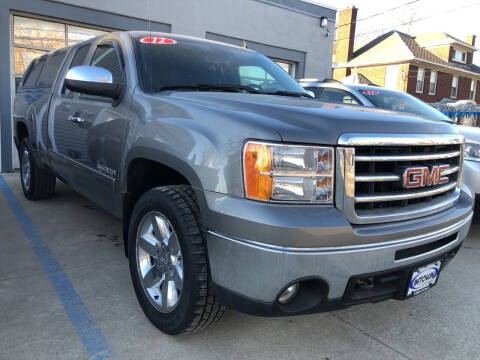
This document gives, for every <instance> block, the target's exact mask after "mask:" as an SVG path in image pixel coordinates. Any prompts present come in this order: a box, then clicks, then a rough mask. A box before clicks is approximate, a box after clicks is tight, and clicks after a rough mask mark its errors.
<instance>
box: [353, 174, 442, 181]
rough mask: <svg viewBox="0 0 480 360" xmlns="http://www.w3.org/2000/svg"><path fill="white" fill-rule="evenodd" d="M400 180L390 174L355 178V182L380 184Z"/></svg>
mask: <svg viewBox="0 0 480 360" xmlns="http://www.w3.org/2000/svg"><path fill="white" fill-rule="evenodd" d="M445 175H447V174H445ZM400 180H401V178H400V176H398V175H391V174H380V175H359V176H355V182H381V181H400Z"/></svg>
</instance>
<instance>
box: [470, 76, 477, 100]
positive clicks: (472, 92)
mask: <svg viewBox="0 0 480 360" xmlns="http://www.w3.org/2000/svg"><path fill="white" fill-rule="evenodd" d="M472 88H473V89H472ZM469 95H470V100H473V101H475V98H476V97H477V80H474V79H471V80H470V94H469ZM472 95H473V96H472Z"/></svg>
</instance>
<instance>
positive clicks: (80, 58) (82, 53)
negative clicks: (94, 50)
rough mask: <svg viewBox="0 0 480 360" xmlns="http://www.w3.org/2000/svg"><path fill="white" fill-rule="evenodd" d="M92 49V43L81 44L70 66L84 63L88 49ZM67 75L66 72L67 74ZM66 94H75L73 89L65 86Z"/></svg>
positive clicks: (64, 91)
mask: <svg viewBox="0 0 480 360" xmlns="http://www.w3.org/2000/svg"><path fill="white" fill-rule="evenodd" d="M89 49H90V44H87V45H83V46H80V47H79V48H78V49H77V52H76V53H75V55H74V57H73V59H72V62H71V63H70V67H69V69H71V68H74V67H75V66H80V65H83V64H84V62H85V58H86V57H87V54H88V50H89ZM65 75H66V74H65ZM63 93H64V94H73V91H70V90H68V89H67V88H66V87H63Z"/></svg>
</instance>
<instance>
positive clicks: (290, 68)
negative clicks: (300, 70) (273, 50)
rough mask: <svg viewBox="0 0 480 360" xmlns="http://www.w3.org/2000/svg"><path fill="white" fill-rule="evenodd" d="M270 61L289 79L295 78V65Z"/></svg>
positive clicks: (281, 61)
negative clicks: (286, 74)
mask: <svg viewBox="0 0 480 360" xmlns="http://www.w3.org/2000/svg"><path fill="white" fill-rule="evenodd" d="M272 60H273V61H274V62H275V63H276V64H277V65H278V66H280V67H281V68H282V69H283V70H285V71H286V72H287V73H288V74H289V75H290V76H291V77H295V63H293V62H290V61H285V60H276V59H272Z"/></svg>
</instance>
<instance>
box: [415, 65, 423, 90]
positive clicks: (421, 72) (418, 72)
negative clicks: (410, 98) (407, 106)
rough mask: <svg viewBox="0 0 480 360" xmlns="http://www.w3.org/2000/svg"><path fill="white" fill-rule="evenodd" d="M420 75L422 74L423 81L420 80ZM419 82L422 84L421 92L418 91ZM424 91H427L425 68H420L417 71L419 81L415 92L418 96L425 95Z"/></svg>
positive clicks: (416, 83)
mask: <svg viewBox="0 0 480 360" xmlns="http://www.w3.org/2000/svg"><path fill="white" fill-rule="evenodd" d="M420 70H421V71H420ZM420 74H422V80H420V79H419V77H420ZM419 81H421V82H422V88H421V90H419V89H418V85H419ZM424 90H425V68H421V67H419V68H418V69H417V81H416V82H415V92H416V93H418V94H423V91H424Z"/></svg>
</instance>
